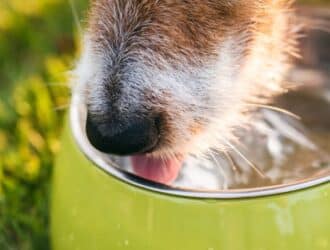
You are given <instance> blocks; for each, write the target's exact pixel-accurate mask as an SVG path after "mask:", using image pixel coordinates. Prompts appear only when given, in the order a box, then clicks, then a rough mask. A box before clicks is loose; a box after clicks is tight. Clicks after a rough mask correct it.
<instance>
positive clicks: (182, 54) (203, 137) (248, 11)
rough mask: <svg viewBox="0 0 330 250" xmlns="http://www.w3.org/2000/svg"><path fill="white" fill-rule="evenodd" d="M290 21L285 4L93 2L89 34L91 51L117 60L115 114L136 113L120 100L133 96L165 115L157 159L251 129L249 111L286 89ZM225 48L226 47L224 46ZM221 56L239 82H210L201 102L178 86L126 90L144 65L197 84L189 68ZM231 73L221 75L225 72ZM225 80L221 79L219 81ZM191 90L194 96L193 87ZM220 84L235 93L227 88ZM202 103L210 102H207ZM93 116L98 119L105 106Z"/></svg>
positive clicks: (112, 95)
mask: <svg viewBox="0 0 330 250" xmlns="http://www.w3.org/2000/svg"><path fill="white" fill-rule="evenodd" d="M292 17H294V15H292V10H291V9H290V3H288V1H287V0H94V1H93V3H92V7H91V11H90V14H89V22H88V29H87V34H88V38H89V41H90V44H91V47H92V48H91V49H92V50H93V53H95V54H100V55H105V56H104V57H105V58H106V60H107V61H111V67H109V72H110V73H109V74H111V77H112V78H111V84H109V86H108V87H107V90H108V91H109V94H108V95H107V96H106V98H109V99H111V100H116V103H117V104H116V105H117V106H114V107H113V109H114V110H115V111H116V113H124V112H126V111H127V110H129V109H131V104H129V103H126V102H123V101H120V100H121V98H122V96H127V98H126V100H128V101H130V100H132V99H129V96H132V95H133V94H131V93H134V97H135V96H139V100H142V102H143V104H142V105H144V107H145V110H146V112H148V110H152V112H154V111H155V110H157V112H160V113H162V114H163V115H162V120H163V126H162V130H161V137H162V143H160V145H159V147H158V148H157V150H156V151H157V152H155V153H156V154H159V155H162V154H163V155H175V154H176V153H177V152H178V151H184V152H182V153H198V152H204V151H205V150H207V149H209V148H223V144H224V143H223V141H222V140H219V138H221V137H223V138H225V139H226V140H227V139H228V140H231V139H233V133H234V131H235V130H236V129H237V128H238V127H240V126H245V125H246V124H248V122H249V113H251V112H253V110H254V109H255V107H254V106H253V105H250V104H255V103H265V102H268V101H269V100H270V99H271V97H272V96H274V95H276V94H279V93H281V92H282V91H283V89H285V84H284V83H283V78H284V76H285V74H286V72H287V70H288V68H289V66H290V60H289V58H290V56H291V55H293V54H296V53H297V52H296V50H295V31H294V28H293V26H292V25H293V21H294V19H292ZM226 44H229V45H228V48H227V47H226V48H223V47H225V45H226ZM219 48H222V50H220V52H219ZM222 51H224V52H226V53H228V52H231V54H230V56H228V55H226V54H225V55H224V54H221V53H222ZM218 58H222V61H224V62H226V61H233V62H232V63H231V64H229V65H225V66H226V67H228V68H229V69H230V70H229V71H230V72H231V71H232V72H234V73H233V74H234V76H232V77H231V78H232V79H233V80H232V81H233V82H235V84H234V83H221V82H220V81H219V84H217V85H214V84H213V85H212V86H207V83H206V82H205V88H204V86H200V88H201V89H203V88H204V89H205V93H209V94H204V93H203V95H200V96H199V93H198V90H192V91H191V93H190V92H189V91H188V92H189V95H188V97H187V98H186V99H187V100H185V101H183V99H185V98H182V95H181V96H179V95H177V92H178V90H177V89H175V84H174V87H173V86H170V87H167V86H164V88H163V87H162V86H161V88H158V87H150V86H149V85H147V84H149V83H142V84H146V86H145V87H144V86H143V88H142V87H141V84H140V85H138V84H137V83H134V84H133V83H131V84H132V86H134V88H133V87H130V90H125V84H126V87H127V88H129V87H128V83H127V82H132V81H133V80H132V79H131V78H129V77H128V76H127V75H128V74H129V70H128V68H129V69H131V68H132V67H133V66H134V65H137V64H139V63H140V62H143V65H144V67H146V68H148V69H149V68H150V69H154V71H155V72H158V71H159V72H163V71H164V72H165V70H166V72H168V71H170V72H172V71H173V72H175V73H173V75H174V74H175V76H176V75H177V74H178V73H177V72H184V74H185V76H186V75H188V74H190V77H191V79H194V72H190V73H187V70H186V68H192V69H203V68H207V67H209V66H210V65H213V64H215V61H216V60H219V59H218ZM132 65H133V66H132ZM134 67H135V66H134ZM168 69H170V70H168ZM192 71H193V70H192ZM229 71H226V69H223V72H221V74H225V73H226V72H229ZM139 72H140V71H139ZM155 74H156V73H155ZM180 74H181V73H180ZM182 74H183V73H182ZM205 74H206V73H205ZM219 74H220V73H219ZM221 74H220V75H219V76H217V77H218V78H220V79H221ZM104 77H105V76H104ZM106 77H108V76H106ZM130 77H131V76H130ZM101 78H102V77H101ZM151 78H152V77H151V76H150V77H149V75H148V77H147V76H146V77H144V78H143V79H151ZM196 78H200V79H202V76H200V75H198V76H196ZM125 79H129V81H125ZM189 79H190V78H189ZM226 79H227V78H226ZM199 81H200V82H202V80H199ZM94 84H97V83H93V82H92V83H89V85H88V87H87V88H88V91H89V92H93V91H94V89H93V88H94V87H93V86H94ZM152 84H153V82H150V85H152ZM185 84H186V85H185V86H184V87H185V89H188V90H189V82H188V83H185ZM197 84H198V83H196V84H195V85H197ZM201 84H204V83H201ZM222 84H223V85H226V86H227V85H228V84H232V87H227V89H226V88H224V87H223V86H222ZM137 86H138V87H137ZM155 86H156V85H155ZM179 88H181V86H178V89H179ZM194 88H196V89H198V87H194ZM222 89H225V90H224V92H221V91H222ZM228 89H230V91H229V90H228ZM184 91H186V90H184ZM184 91H183V92H184ZM217 91H219V93H220V94H217ZM127 92H129V93H130V94H126V93H127ZM186 92H187V91H186ZM190 97H191V98H190ZM102 98H103V97H102ZM189 98H190V99H194V102H192V101H191V100H189ZM86 99H87V104H90V103H92V104H93V103H95V102H96V101H95V100H92V99H93V98H92V97H90V96H87V98H86ZM204 99H206V100H207V101H206V102H205V103H203V101H201V100H204ZM209 100H210V101H209ZM132 102H133V100H132ZM140 102H141V101H139V102H136V103H134V104H132V105H137V104H139V105H140ZM94 106H95V105H94ZM205 106H206V107H207V108H206V109H207V110H206V111H205ZM213 106H214V107H213ZM91 107H93V105H91ZM94 110H96V111H95V112H94V113H96V112H97V111H100V110H101V108H94ZM100 112H101V111H100ZM188 114H189V116H188ZM211 116H216V117H211ZM220 144H221V145H220ZM179 153H181V152H179Z"/></svg>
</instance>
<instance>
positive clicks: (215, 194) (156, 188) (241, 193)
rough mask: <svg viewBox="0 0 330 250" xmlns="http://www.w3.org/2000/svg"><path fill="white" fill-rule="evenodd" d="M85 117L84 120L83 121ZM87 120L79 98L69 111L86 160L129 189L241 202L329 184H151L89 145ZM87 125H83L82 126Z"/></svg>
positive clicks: (320, 180) (324, 179) (321, 178)
mask: <svg viewBox="0 0 330 250" xmlns="http://www.w3.org/2000/svg"><path fill="white" fill-rule="evenodd" d="M83 116H84V117H83ZM83 118H84V119H85V118H86V109H85V107H84V105H83V102H82V100H81V98H80V97H79V96H78V95H77V94H76V95H74V96H73V98H72V104H71V108H70V122H71V129H72V133H73V136H74V139H75V140H76V142H77V143H78V145H79V148H80V149H81V151H82V152H83V153H84V154H85V155H86V156H87V158H88V159H89V160H90V161H91V162H92V163H94V164H95V165H96V166H97V167H99V168H100V169H102V170H103V171H105V172H106V173H107V174H110V175H111V176H113V177H115V178H117V179H118V180H120V181H123V182H125V183H127V184H129V185H133V186H135V187H139V188H142V189H145V190H149V191H153V192H157V193H161V194H167V195H174V196H180V197H189V198H201V199H240V198H253V197H262V196H271V195H277V194H283V193H288V192H293V191H297V190H302V189H306V188H311V187H315V186H318V185H321V184H325V183H328V182H330V175H329V174H327V175H325V176H318V177H313V178H306V179H303V180H300V181H297V182H294V183H290V184H285V185H274V186H268V187H262V188H252V189H236V190H226V191H204V190H190V189H182V188H175V187H169V186H165V185H161V184H157V183H153V182H151V181H147V180H144V179H142V178H139V177H137V176H134V175H132V174H130V173H126V172H124V171H122V170H119V169H117V168H115V167H113V166H110V164H109V163H108V162H107V161H106V160H105V158H106V157H105V155H104V154H102V153H100V152H98V151H97V150H95V149H94V148H93V146H91V145H90V143H89V141H88V139H87V137H86V134H85V133H84V132H85V129H84V124H82V122H81V121H84V120H83ZM83 123H84V122H83Z"/></svg>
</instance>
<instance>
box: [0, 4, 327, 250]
mask: <svg viewBox="0 0 330 250" xmlns="http://www.w3.org/2000/svg"><path fill="white" fill-rule="evenodd" d="M300 2H301V3H304V4H307V8H306V9H307V10H308V9H310V8H312V7H311V6H318V7H320V6H321V7H320V8H321V9H323V8H326V6H330V0H301V1H300ZM87 7H88V0H24V1H22V0H0V249H5V250H7V249H36V250H38V249H43V250H45V249H49V231H48V224H49V213H48V208H49V193H50V188H51V185H50V184H51V182H50V180H51V175H52V166H53V162H54V156H55V155H56V153H57V152H58V151H59V149H60V146H61V145H60V141H59V137H60V132H61V128H62V125H63V116H64V114H65V111H66V110H67V108H68V103H69V96H70V91H69V87H68V76H69V73H68V72H69V71H70V69H72V67H73V65H74V59H75V57H76V56H77V54H79V35H80V31H79V27H78V20H80V21H81V20H84V17H85V16H86V11H87ZM81 23H82V25H83V21H82V22H81Z"/></svg>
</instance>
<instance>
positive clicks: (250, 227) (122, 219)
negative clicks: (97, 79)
mask: <svg viewBox="0 0 330 250" xmlns="http://www.w3.org/2000/svg"><path fill="white" fill-rule="evenodd" d="M80 109H81V108H80V107H77V105H76V106H75V105H73V108H72V112H71V125H72V126H71V127H72V129H70V126H69V125H68V126H67V127H66V129H65V131H64V137H63V148H62V152H61V153H60V155H59V157H58V161H57V165H56V168H55V174H54V180H53V186H52V208H51V219H52V220H51V233H52V245H53V249H54V250H65V249H68V250H75V249H77V250H78V249H79V250H85V249H86V250H94V249H95V250H96V249H99V250H104V249H110V250H116V249H127V250H133V249H134V250H135V249H136V250H185V249H187V250H266V249H267V250H295V249H296V250H304V249H306V250H321V249H323V250H329V249H330V176H329V175H326V176H319V177H318V178H316V177H315V178H314V179H313V178H311V179H306V180H301V181H300V182H297V183H292V184H290V185H283V186H274V187H268V188H261V189H252V190H235V191H228V192H202V191H194V190H182V189H173V188H169V187H165V186H161V185H156V184H152V183H149V182H147V181H144V180H142V179H139V178H137V177H134V176H132V175H130V174H126V173H124V172H121V171H119V170H117V169H116V168H113V167H111V166H110V165H109V164H107V163H106V162H105V161H104V160H103V159H102V157H100V156H99V155H97V154H96V153H95V152H94V151H93V149H92V147H91V146H90V145H89V144H88V143H87V142H86V140H85V139H86V138H85V137H84V134H83V133H82V131H83V129H82V128H81V127H80V123H79V122H78V121H79V117H78V114H79V113H81V112H82V111H81V110H80ZM72 130H73V132H74V133H73V134H74V136H73V135H72V132H71V131H72ZM86 156H87V157H86Z"/></svg>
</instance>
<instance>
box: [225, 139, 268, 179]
mask: <svg viewBox="0 0 330 250" xmlns="http://www.w3.org/2000/svg"><path fill="white" fill-rule="evenodd" d="M222 140H223V141H224V142H225V143H226V144H227V145H228V146H229V147H230V148H231V149H232V150H234V151H235V152H236V153H237V154H238V155H239V156H240V157H241V158H242V159H243V160H244V161H245V162H246V163H247V164H248V165H249V166H250V167H251V168H252V169H254V171H256V173H257V174H258V175H260V177H262V178H265V179H266V178H267V176H266V175H265V174H264V173H263V172H262V171H261V170H260V169H259V168H258V167H257V166H256V165H254V164H253V163H252V162H251V161H250V160H249V159H248V158H247V157H246V156H245V155H244V154H243V153H242V152H241V151H239V150H238V149H237V148H236V147H235V146H234V145H233V144H231V143H230V142H229V141H227V140H225V139H222Z"/></svg>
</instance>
